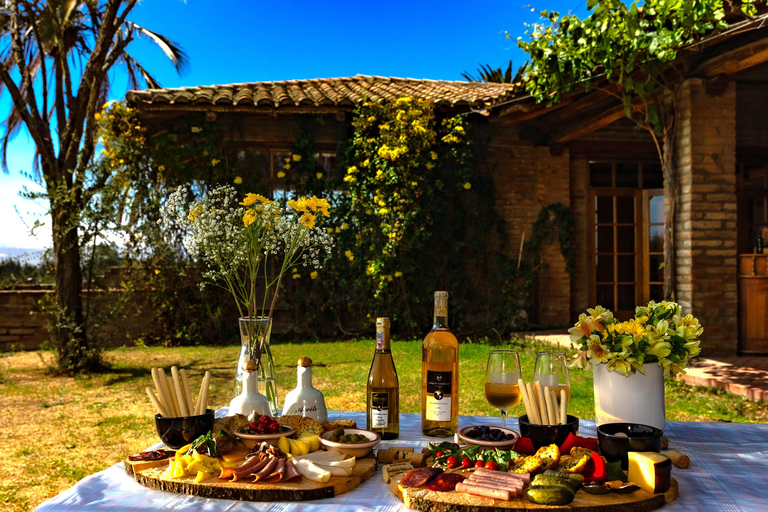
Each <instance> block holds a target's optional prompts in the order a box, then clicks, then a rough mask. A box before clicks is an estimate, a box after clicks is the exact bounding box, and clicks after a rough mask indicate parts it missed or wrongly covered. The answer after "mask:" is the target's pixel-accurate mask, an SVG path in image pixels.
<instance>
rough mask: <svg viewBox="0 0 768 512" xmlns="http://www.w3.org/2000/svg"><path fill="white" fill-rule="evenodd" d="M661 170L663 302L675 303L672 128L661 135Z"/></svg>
mask: <svg viewBox="0 0 768 512" xmlns="http://www.w3.org/2000/svg"><path fill="white" fill-rule="evenodd" d="M663 139H664V140H663V155H662V159H661V168H662V171H663V173H664V197H665V198H666V202H667V208H666V212H665V215H664V300H669V301H673V302H674V301H677V293H676V285H675V283H676V273H677V272H676V259H675V258H676V254H675V220H676V217H677V211H676V210H677V196H678V184H677V165H676V164H675V135H674V128H673V127H668V128H667V129H666V130H665V131H664V135H663Z"/></svg>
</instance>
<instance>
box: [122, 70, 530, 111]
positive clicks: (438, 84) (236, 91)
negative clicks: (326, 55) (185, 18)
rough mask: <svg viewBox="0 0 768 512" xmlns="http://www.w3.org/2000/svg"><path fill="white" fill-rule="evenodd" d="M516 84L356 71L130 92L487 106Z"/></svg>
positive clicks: (166, 98) (222, 102)
mask: <svg viewBox="0 0 768 512" xmlns="http://www.w3.org/2000/svg"><path fill="white" fill-rule="evenodd" d="M520 91H521V87H520V86H515V85H511V84H495V83H478V82H451V81H444V80H419V79H412V78H388V77H380V76H367V75H357V76H355V77H347V78H316V79H310V80H284V81H279V82H253V83H245V84H228V85H210V86H198V87H181V88H178V89H149V90H146V91H130V92H129V93H128V94H127V95H126V98H127V99H128V101H129V102H130V103H132V104H135V105H138V104H145V105H146V104H154V105H157V104H167V105H173V104H176V105H179V104H189V105H216V106H243V105H247V106H257V107H272V108H280V107H302V106H304V107H353V106H354V105H356V104H357V103H360V102H361V101H362V100H363V98H368V99H371V100H374V101H379V100H392V99H396V98H401V97H405V96H408V97H412V98H421V99H429V100H432V101H433V102H434V103H435V104H437V105H445V106H451V107H458V106H467V107H472V108H478V107H488V106H491V105H493V104H497V103H499V102H500V101H504V100H505V99H509V98H512V97H513V96H514V95H515V93H516V92H520Z"/></svg>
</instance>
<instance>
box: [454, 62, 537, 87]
mask: <svg viewBox="0 0 768 512" xmlns="http://www.w3.org/2000/svg"><path fill="white" fill-rule="evenodd" d="M527 69H528V63H527V62H526V63H525V64H523V65H522V66H520V67H519V68H517V71H516V72H515V74H514V75H512V61H511V60H510V61H509V66H507V70H506V71H502V70H501V68H496V69H493V68H491V66H490V65H488V64H481V65H480V68H479V69H478V70H477V75H478V76H477V78H475V77H474V76H472V75H470V74H469V73H467V72H466V71H465V72H463V73H462V74H461V76H462V77H464V79H465V80H467V81H468V82H485V83H497V84H517V83H520V81H521V80H522V79H523V76H524V75H525V72H526V70H527Z"/></svg>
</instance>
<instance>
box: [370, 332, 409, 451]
mask: <svg viewBox="0 0 768 512" xmlns="http://www.w3.org/2000/svg"><path fill="white" fill-rule="evenodd" d="M366 397H367V403H366V407H365V410H366V428H367V429H368V430H371V431H373V432H377V433H378V434H379V435H380V436H381V438H382V439H396V438H397V436H398V435H400V384H399V382H398V380H397V370H396V369H395V362H394V361H393V360H392V351H391V350H390V348H389V318H377V319H376V351H375V352H374V353H373V361H372V362H371V371H370V372H368V388H367V390H366Z"/></svg>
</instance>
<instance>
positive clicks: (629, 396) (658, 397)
mask: <svg viewBox="0 0 768 512" xmlns="http://www.w3.org/2000/svg"><path fill="white" fill-rule="evenodd" d="M592 368H593V376H594V389H595V416H596V418H595V422H596V423H597V425H598V426H599V425H603V424H605V423H641V424H643V425H650V426H652V427H656V428H659V429H662V430H663V429H664V427H665V426H666V424H667V422H666V407H665V404H664V369H663V368H661V367H660V366H659V365H658V364H657V363H655V362H653V363H646V364H645V365H644V367H643V369H644V370H645V375H643V374H642V373H639V372H637V373H634V374H632V375H630V376H628V377H625V376H624V375H622V374H620V373H617V372H611V371H608V367H607V365H605V364H595V365H593V366H592Z"/></svg>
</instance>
